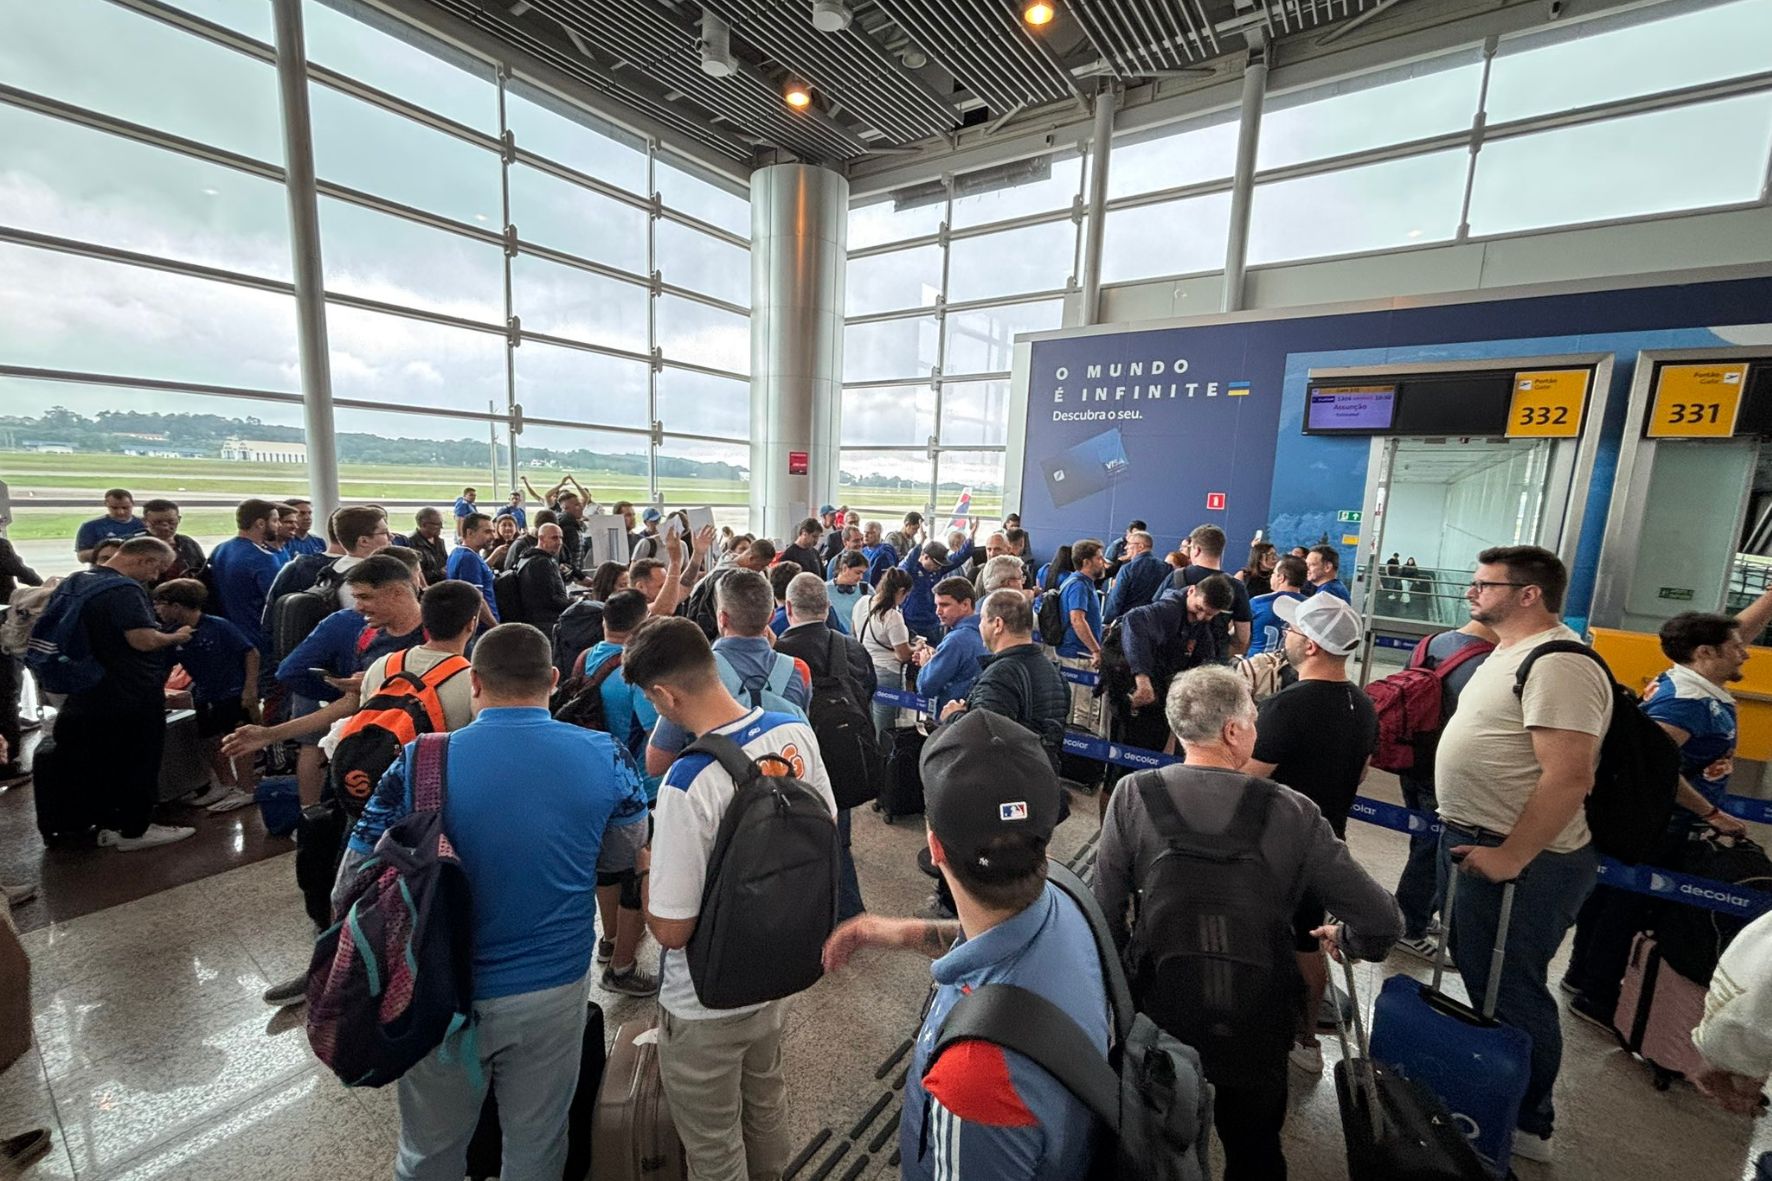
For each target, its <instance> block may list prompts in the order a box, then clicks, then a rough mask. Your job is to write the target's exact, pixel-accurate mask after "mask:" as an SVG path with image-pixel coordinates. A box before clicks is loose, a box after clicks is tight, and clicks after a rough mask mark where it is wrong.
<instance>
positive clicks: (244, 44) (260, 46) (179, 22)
mask: <svg viewBox="0 0 1772 1181" xmlns="http://www.w3.org/2000/svg"><path fill="white" fill-rule="evenodd" d="M110 2H111V3H112V4H114V5H116V6H117V7H118V8H126V9H129V10H130V11H132V12H136V13H140V14H141V15H142V16H145V17H147V18H149V19H150V20H156V21H159V22H160V23H161V24H163V25H171V26H172V27H174V28H176V29H182V30H183V31H185V32H187V33H191V34H194V35H195V36H198V37H201V38H202V39H203V40H205V41H208V42H210V43H212V44H215V45H220V46H221V47H222V48H224V49H232V50H234V51H235V52H236V53H242V54H245V55H246V56H247V57H254V58H257V59H258V60H259V61H262V62H264V63H265V64H266V65H270V66H274V65H276V64H277V51H276V50H275V49H273V48H272V47H271V46H270V45H269V44H267V43H265V42H263V41H260V40H258V39H256V38H253V37H248V36H247V35H246V34H245V33H240V32H236V31H235V30H233V29H230V28H228V27H227V26H225V25H218V24H216V23H215V22H214V21H208V20H204V19H203V18H202V17H200V16H193V15H192V14H190V13H188V12H185V11H184V10H183V9H178V8H173V7H171V6H170V5H167V4H161V3H159V0H110ZM266 7H267V8H268V7H270V5H269V0H267V3H266Z"/></svg>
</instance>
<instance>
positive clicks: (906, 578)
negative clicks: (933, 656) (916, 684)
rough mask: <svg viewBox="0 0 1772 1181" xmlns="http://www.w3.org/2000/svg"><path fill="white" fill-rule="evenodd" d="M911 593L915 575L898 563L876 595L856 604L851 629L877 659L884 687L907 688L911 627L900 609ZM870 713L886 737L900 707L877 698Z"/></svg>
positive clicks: (877, 727)
mask: <svg viewBox="0 0 1772 1181" xmlns="http://www.w3.org/2000/svg"><path fill="white" fill-rule="evenodd" d="M910 593H911V576H910V575H909V574H908V573H906V572H905V571H903V570H900V569H899V568H898V567H897V566H894V567H893V568H892V569H890V570H888V571H886V573H885V574H883V575H881V576H880V583H879V585H878V586H876V587H874V597H873V598H871V599H863V600H862V601H861V602H859V603H857V604H856V605H855V617H854V619H853V621H852V622H851V626H850V630H851V631H852V632H853V634H854V635H855V638H856V639H858V640H860V641H861V646H862V647H863V648H864V649H866V650H867V654H868V659H870V660H872V661H873V662H874V672H875V674H876V675H877V676H878V678H879V682H880V687H881V688H883V689H899V688H903V687H904V668H905V665H907V664H909V663H910V660H911V629H910V628H909V627H907V626H906V625H905V621H904V612H903V611H901V610H900V609H899V608H900V607H902V606H903V605H904V600H905V596H907V595H909V594H910ZM869 712H870V713H872V714H873V718H874V729H875V730H877V731H879V734H880V737H881V738H885V736H886V732H887V731H888V730H890V729H892V728H893V726H894V725H895V724H896V723H897V721H898V707H897V706H895V705H881V704H880V703H879V702H877V701H876V702H873V703H872V704H871V705H870V706H869Z"/></svg>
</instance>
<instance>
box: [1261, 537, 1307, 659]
mask: <svg viewBox="0 0 1772 1181" xmlns="http://www.w3.org/2000/svg"><path fill="white" fill-rule="evenodd" d="M1269 577H1270V578H1271V585H1272V586H1273V588H1274V589H1273V593H1272V594H1266V595H1256V596H1255V597H1254V598H1253V599H1250V600H1249V614H1250V615H1251V616H1252V618H1251V620H1250V623H1249V652H1248V654H1249V655H1250V656H1254V655H1255V654H1256V653H1258V652H1278V651H1280V642H1281V641H1282V640H1284V639H1285V638H1286V621H1285V620H1284V619H1281V618H1280V616H1279V613H1278V612H1277V611H1275V610H1274V605H1275V604H1276V603H1278V602H1279V601H1280V600H1281V599H1291V600H1292V601H1294V602H1297V601H1298V600H1300V599H1303V598H1304V585H1305V579H1306V578H1307V577H1308V575H1307V574H1306V572H1305V568H1304V563H1303V562H1302V561H1300V560H1299V559H1297V558H1295V557H1293V556H1292V555H1290V554H1288V555H1286V556H1285V557H1283V558H1281V559H1280V561H1279V563H1278V564H1277V565H1275V566H1274V572H1273V574H1272V575H1270V576H1269Z"/></svg>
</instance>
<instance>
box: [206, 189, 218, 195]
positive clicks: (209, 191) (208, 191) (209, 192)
mask: <svg viewBox="0 0 1772 1181" xmlns="http://www.w3.org/2000/svg"><path fill="white" fill-rule="evenodd" d="M203 195H204V196H205V197H219V196H221V190H220V189H204V190H203Z"/></svg>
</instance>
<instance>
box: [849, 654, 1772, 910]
mask: <svg viewBox="0 0 1772 1181" xmlns="http://www.w3.org/2000/svg"><path fill="white" fill-rule="evenodd" d="M1060 671H1061V672H1062V673H1063V674H1064V677H1065V679H1066V680H1069V681H1075V682H1076V683H1077V684H1089V683H1093V682H1094V681H1095V680H1096V679H1097V677H1096V674H1095V673H1092V672H1086V671H1084V670H1082V669H1071V668H1067V669H1061V670H1060ZM1084 677H1088V678H1089V680H1088V681H1084V680H1083V679H1082V678H1084ZM874 700H875V701H878V702H880V703H881V704H882V705H896V706H900V707H902V708H904V709H914V710H917V711H918V712H920V713H928V714H933V713H934V712H935V709H934V702H933V701H931V700H929V699H928V698H923V697H918V696H917V695H916V694H915V693H906V692H904V691H902V690H897V689H881V690H879V691H877V692H876V693H875V694H874ZM1064 749H1065V753H1067V754H1073V755H1078V756H1081V757H1082V758H1085V759H1094V760H1095V761H1097V762H1100V763H1113V764H1114V765H1115V766H1118V767H1132V768H1135V769H1137V770H1145V769H1148V768H1151V767H1167V766H1169V765H1170V764H1171V763H1179V762H1181V761H1182V760H1181V759H1179V758H1177V757H1176V756H1174V755H1169V754H1163V753H1161V752H1159V751H1154V750H1144V749H1143V748H1141V747H1136V746H1126V745H1125V744H1123V743H1119V742H1109V741H1108V740H1107V739H1105V738H1097V737H1096V736H1095V735H1093V734H1078V733H1075V732H1074V731H1072V732H1067V733H1066V734H1065V736H1064ZM1722 807H1723V811H1725V812H1727V813H1729V814H1730V815H1731V816H1737V817H1740V818H1741V819H1743V820H1754V821H1758V822H1759V823H1761V824H1772V802H1768V801H1766V800H1752V799H1748V798H1747V797H1745V796H1725V797H1723V805H1722ZM1348 815H1349V816H1350V817H1351V818H1353V819H1355V820H1363V821H1365V822H1366V823H1367V824H1375V825H1377V826H1378V827H1379V828H1388V829H1393V830H1395V831H1396V832H1403V833H1408V834H1410V835H1411V836H1424V835H1425V836H1438V835H1439V832H1440V827H1441V826H1440V818H1439V817H1438V816H1436V815H1434V814H1433V813H1432V812H1416V811H1412V810H1410V809H1408V808H1405V807H1402V806H1401V805H1399V804H1390V803H1386V802H1385V801H1383V800H1374V799H1369V798H1368V797H1366V796H1355V797H1354V803H1353V807H1352V808H1350V809H1349V810H1348ZM1600 881H1601V882H1602V883H1604V884H1605V885H1608V886H1612V887H1614V888H1616V889H1619V890H1629V891H1631V892H1632V893H1634V894H1647V895H1649V896H1650V897H1652V898H1666V899H1671V900H1672V901H1675V902H1683V903H1685V904H1687V905H1688V906H1698V907H1702V908H1704V909H1705V910H1715V911H1720V912H1722V913H1723V914H1732V915H1738V916H1740V917H1741V918H1748V919H1751V918H1758V917H1759V916H1760V915H1762V914H1764V913H1765V912H1766V911H1768V910H1772V894H1769V893H1766V892H1765V891H1763V890H1750V889H1746V888H1744V887H1741V886H1732V885H1730V884H1728V883H1727V882H1713V881H1711V880H1710V879H1708V878H1695V877H1692V876H1691V875H1690V874H1683V873H1675V872H1674V871H1673V870H1671V869H1651V868H1650V867H1649V866H1646V865H1625V864H1623V863H1622V862H1618V861H1614V860H1612V858H1610V857H1603V858H1601V859H1600Z"/></svg>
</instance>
